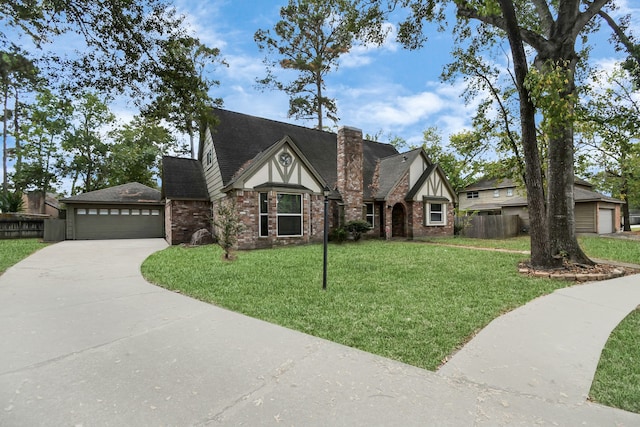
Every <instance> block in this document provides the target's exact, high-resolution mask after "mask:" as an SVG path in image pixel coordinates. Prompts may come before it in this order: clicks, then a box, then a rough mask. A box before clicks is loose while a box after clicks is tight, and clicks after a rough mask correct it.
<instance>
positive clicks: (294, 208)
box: [277, 193, 302, 236]
mask: <svg viewBox="0 0 640 427" xmlns="http://www.w3.org/2000/svg"><path fill="white" fill-rule="evenodd" d="M277 201H278V208H277V217H278V236H302V195H301V194H286V193H278V196H277Z"/></svg>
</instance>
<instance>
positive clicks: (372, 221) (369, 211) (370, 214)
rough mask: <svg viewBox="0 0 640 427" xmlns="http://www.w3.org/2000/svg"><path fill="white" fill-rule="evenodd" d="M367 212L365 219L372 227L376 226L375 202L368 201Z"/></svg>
mask: <svg viewBox="0 0 640 427" xmlns="http://www.w3.org/2000/svg"><path fill="white" fill-rule="evenodd" d="M365 206H366V213H365V220H366V221H367V222H368V223H369V225H370V226H371V227H375V214H374V212H375V210H374V207H373V203H367V204H366V205H365Z"/></svg>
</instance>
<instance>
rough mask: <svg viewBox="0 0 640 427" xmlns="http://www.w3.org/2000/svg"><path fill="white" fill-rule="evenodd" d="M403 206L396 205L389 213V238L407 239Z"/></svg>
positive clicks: (400, 204)
mask: <svg viewBox="0 0 640 427" xmlns="http://www.w3.org/2000/svg"><path fill="white" fill-rule="evenodd" d="M405 224H406V214H405V209H404V205H403V204H402V203H396V204H395V205H394V206H393V210H392V211H391V237H407V231H406V226H405Z"/></svg>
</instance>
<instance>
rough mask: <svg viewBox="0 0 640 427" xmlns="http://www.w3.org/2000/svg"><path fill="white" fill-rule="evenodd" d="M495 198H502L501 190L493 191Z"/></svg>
mask: <svg viewBox="0 0 640 427" xmlns="http://www.w3.org/2000/svg"><path fill="white" fill-rule="evenodd" d="M493 197H500V190H498V189H495V190H493Z"/></svg>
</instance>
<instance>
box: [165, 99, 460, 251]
mask: <svg viewBox="0 0 640 427" xmlns="http://www.w3.org/2000/svg"><path fill="white" fill-rule="evenodd" d="M213 114H214V115H215V116H216V118H217V125H216V126H215V127H214V128H212V129H206V131H205V134H204V136H205V138H204V144H203V146H202V147H201V150H200V156H199V159H197V160H196V159H182V158H176V157H165V158H164V160H163V200H164V201H165V220H166V222H167V224H166V226H165V237H166V239H167V241H168V242H170V243H172V244H177V243H182V242H187V241H188V240H189V236H190V234H191V233H193V232H194V231H196V230H197V229H198V228H201V227H202V226H203V225H204V221H203V218H204V217H205V216H206V215H207V214H209V215H213V214H214V213H215V211H216V206H217V204H218V203H219V202H220V201H222V200H224V199H231V200H233V201H234V202H235V204H236V206H237V208H238V210H239V212H240V214H241V216H242V221H243V223H244V231H243V232H242V235H241V236H240V238H239V243H238V246H239V247H240V248H244V249H249V248H263V247H272V246H278V245H288V244H299V243H308V242H312V241H320V240H322V236H323V226H324V222H323V209H324V197H325V196H324V193H325V191H326V192H328V200H329V212H330V218H329V222H330V228H331V229H333V228H335V227H339V226H341V225H344V224H345V223H346V222H348V221H352V220H366V221H368V222H369V224H370V225H371V226H372V230H371V231H370V232H369V235H370V236H374V237H380V238H391V237H402V238H416V237H421V236H429V235H452V234H453V223H454V202H455V197H456V195H455V192H454V191H453V190H452V188H451V186H450V184H449V182H448V181H447V178H446V176H445V175H444V173H443V171H442V169H441V168H440V167H439V166H438V165H437V164H434V163H432V162H431V160H430V159H429V158H428V156H427V154H426V153H425V151H424V150H422V149H417V150H412V151H409V152H407V153H399V152H398V151H397V150H396V149H395V148H394V147H393V146H391V145H389V144H382V143H379V142H374V141H368V140H365V139H363V137H362V131H361V130H359V129H356V128H351V127H341V128H340V129H339V130H338V132H337V133H332V132H325V131H320V130H316V129H309V128H305V127H301V126H296V125H292V124H288V123H282V122H278V121H273V120H268V119H264V118H259V117H254V116H249V115H245V114H240V113H235V112H231V111H226V110H221V109H214V111H213Z"/></svg>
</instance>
